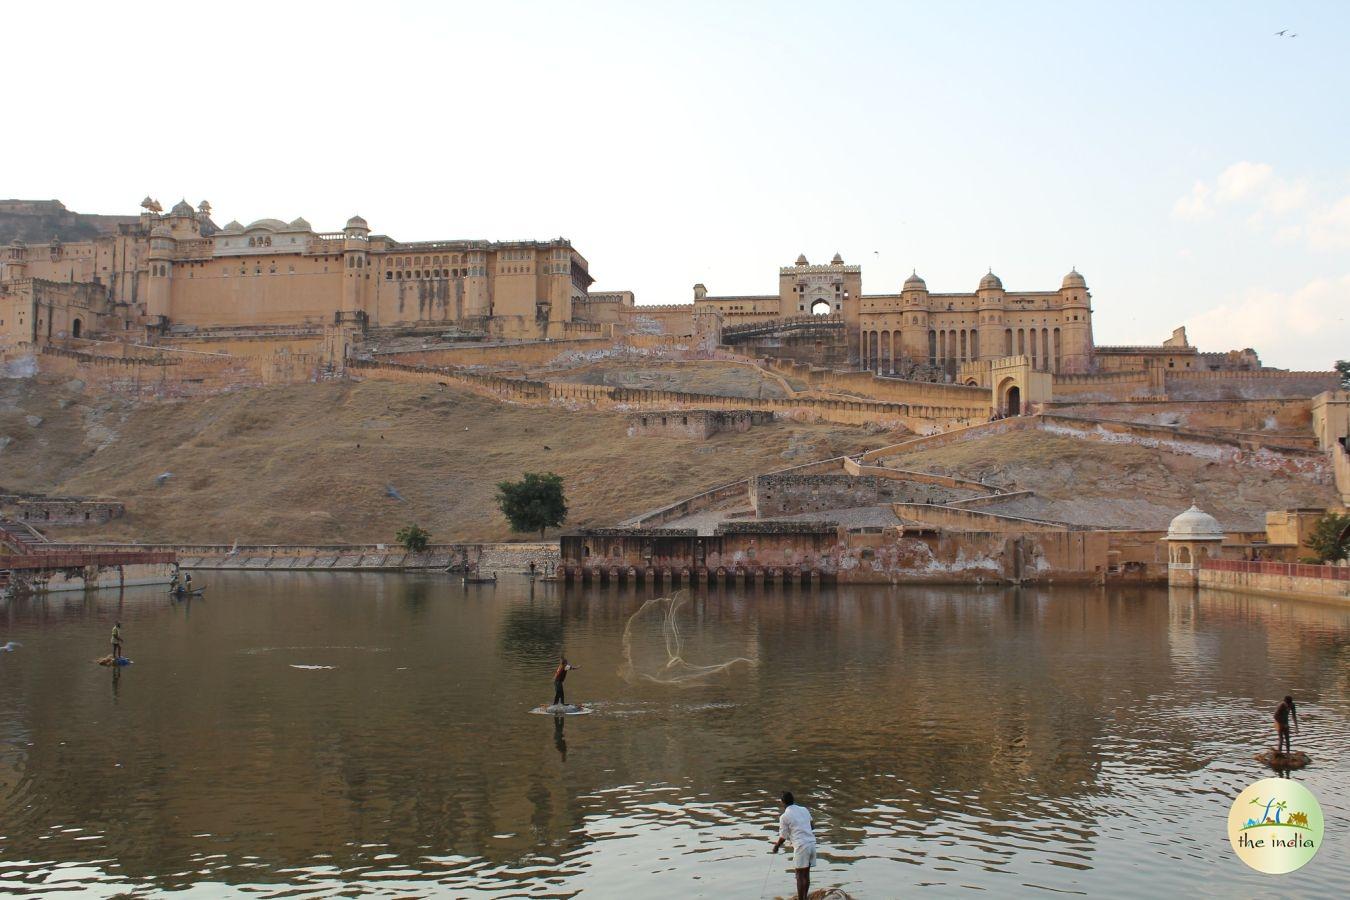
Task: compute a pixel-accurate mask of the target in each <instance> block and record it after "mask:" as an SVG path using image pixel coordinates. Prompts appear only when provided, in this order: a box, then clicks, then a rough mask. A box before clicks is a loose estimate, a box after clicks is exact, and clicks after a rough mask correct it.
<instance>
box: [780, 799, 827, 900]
mask: <svg viewBox="0 0 1350 900" xmlns="http://www.w3.org/2000/svg"><path fill="white" fill-rule="evenodd" d="M784 841H787V842H788V843H790V844H792V868H793V869H795V870H796V872H797V900H806V897H807V895H808V894H810V893H811V867H812V866H814V865H815V864H816V833H815V832H814V831H812V830H811V814H810V813H809V812H807V811H806V807H804V806H798V805H797V803H796V801H795V800H794V799H793V796H792V791H784V792H783V814H782V815H781V816H779V817H778V840H777V841H776V842H775V843H774V845H773V850H772V851H770V852H772V853H777V852H778V851H779V849H780V848H782V846H783V842H784Z"/></svg>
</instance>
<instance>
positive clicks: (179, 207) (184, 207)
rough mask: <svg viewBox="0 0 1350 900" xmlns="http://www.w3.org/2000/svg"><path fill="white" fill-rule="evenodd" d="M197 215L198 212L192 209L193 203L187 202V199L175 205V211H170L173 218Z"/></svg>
mask: <svg viewBox="0 0 1350 900" xmlns="http://www.w3.org/2000/svg"><path fill="white" fill-rule="evenodd" d="M196 214H197V211H196V210H194V209H193V208H192V204H191V203H189V202H187V198H186V197H184V198H183V199H182V200H179V201H178V202H177V203H175V204H174V205H173V209H171V210H169V215H171V216H195V215H196Z"/></svg>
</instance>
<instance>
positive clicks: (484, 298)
mask: <svg viewBox="0 0 1350 900" xmlns="http://www.w3.org/2000/svg"><path fill="white" fill-rule="evenodd" d="M48 225H50V226H52V227H53V228H54V229H56V230H57V231H58V234H56V235H55V236H54V237H53V238H52V239H51V240H50V241H46V242H43V243H37V242H31V241H25V240H23V239H21V238H17V237H15V238H14V239H12V240H10V241H9V242H8V244H7V246H6V247H5V248H4V249H3V251H2V252H0V347H4V348H6V352H7V353H9V354H10V355H12V354H13V353H15V352H19V351H20V350H22V349H24V348H26V350H27V352H33V351H38V352H39V353H42V354H46V355H47V356H52V355H55V354H59V353H60V352H67V353H77V354H83V355H86V356H89V357H91V358H95V359H97V358H116V359H120V360H123V361H124V364H125V365H151V364H158V365H160V366H161V371H160V373H159V375H160V381H169V380H173V376H172V375H171V374H170V373H171V372H174V373H177V374H181V375H184V376H186V374H187V373H188V372H189V371H196V370H200V369H202V368H203V367H204V366H205V367H208V368H209V365H210V364H212V363H213V361H214V365H215V366H216V368H218V369H224V368H229V367H230V366H232V365H233V366H234V367H235V370H236V371H241V370H240V366H243V367H244V368H250V367H251V369H252V370H254V371H255V372H257V373H258V374H259V377H263V376H267V377H270V378H272V379H280V380H293V379H303V378H313V377H315V376H316V375H317V374H318V373H326V374H341V373H344V372H346V371H348V370H349V369H351V368H353V366H358V365H361V366H365V367H366V368H367V369H369V368H370V366H371V365H372V364H375V363H380V364H398V365H406V364H410V363H411V364H415V365H428V364H430V365H437V366H441V367H445V366H458V367H468V368H471V369H472V370H473V371H474V372H477V373H489V372H493V371H494V370H500V369H501V366H502V364H504V363H510V362H511V361H513V360H514V361H516V362H521V361H526V360H528V361H532V362H534V363H538V362H541V361H543V360H545V359H546V358H548V357H549V356H557V355H558V354H559V353H562V352H564V351H565V350H574V351H580V350H584V351H591V352H594V351H599V350H603V349H604V348H614V347H627V348H639V349H642V350H645V351H648V352H654V351H658V350H659V351H660V352H665V353H667V354H669V353H673V352H684V353H686V354H688V355H689V356H692V357H698V356H700V355H702V356H703V357H704V358H708V357H711V356H715V355H717V354H723V355H726V354H731V355H734V356H736V357H738V358H742V359H745V360H754V361H756V364H757V365H761V366H763V367H766V368H769V369H773V370H774V371H776V372H778V373H779V374H780V375H783V376H784V377H786V378H789V379H793V380H794V381H795V383H797V384H799V385H801V386H803V387H804V388H806V389H807V392H808V393H814V397H813V399H816V400H824V399H827V398H826V397H825V396H824V395H825V394H829V395H832V396H833V397H835V398H836V399H837V398H838V397H839V396H842V395H851V396H857V397H860V398H866V399H870V400H876V401H880V402H889V403H893V404H899V405H903V406H904V407H905V409H904V411H903V414H902V415H896V416H893V417H891V418H893V419H894V420H895V421H899V422H902V423H904V424H906V425H908V426H910V427H913V426H914V425H915V424H916V422H921V421H926V420H931V422H932V423H933V426H934V427H937V428H939V429H941V428H946V427H950V425H952V424H953V423H958V422H968V421H970V420H982V419H984V418H987V417H988V416H990V415H1015V414H1019V413H1021V412H1022V411H1024V410H1026V409H1027V408H1029V407H1031V406H1033V405H1035V404H1038V403H1042V404H1043V403H1047V402H1052V401H1064V400H1116V401H1119V400H1129V399H1134V400H1160V399H1166V398H1168V397H1173V398H1182V399H1205V398H1206V397H1209V398H1223V397H1245V398H1257V397H1264V398H1272V397H1286V396H1299V397H1310V396H1312V395H1314V394H1316V393H1318V392H1319V391H1322V390H1328V389H1334V388H1335V387H1336V384H1337V383H1336V378H1335V375H1334V373H1330V372H1318V373H1289V372H1282V371H1278V370H1272V369H1268V368H1265V367H1263V366H1262V365H1261V362H1260V359H1259V357H1258V356H1257V355H1256V353H1255V352H1254V351H1252V350H1250V349H1246V350H1235V351H1229V352H1223V353H1202V352H1200V351H1199V350H1198V349H1196V348H1195V347H1193V346H1191V345H1190V344H1189V342H1188V341H1187V340H1186V335H1185V332H1184V330H1182V329H1178V330H1177V331H1176V332H1174V333H1173V335H1172V337H1171V338H1169V339H1168V340H1166V341H1165V342H1163V343H1162V344H1160V345H1157V346H1147V347H1112V346H1099V345H1097V344H1096V343H1095V340H1094V336H1093V328H1092V296H1091V293H1090V291H1089V290H1088V285H1087V281H1086V279H1085V278H1084V277H1083V275H1081V274H1080V273H1079V272H1077V271H1076V270H1072V271H1070V272H1069V273H1068V274H1067V275H1065V276H1064V277H1063V279H1062V280H1061V281H1060V284H1059V287H1058V288H1057V289H1052V290H1008V289H1005V288H1004V286H1003V283H1002V281H1001V280H1000V279H999V278H998V276H997V275H995V274H994V273H993V272H988V273H986V274H985V275H983V276H982V277H980V278H979V280H978V284H977V286H976V288H975V290H974V291H972V292H969V293H940V292H933V291H930V290H929V289H928V285H927V284H926V283H925V282H924V280H923V279H922V278H920V277H919V276H918V274H917V273H916V274H913V275H911V276H910V277H909V278H908V279H907V280H906V281H905V282H904V284H903V285H901V288H900V290H899V291H897V292H894V293H880V294H865V293H864V292H863V283H862V267H861V266H858V265H850V264H847V263H845V262H844V260H843V259H842V258H841V257H840V256H839V255H838V254H835V256H834V258H833V259H832V260H831V261H830V262H829V263H827V264H823V265H813V264H811V263H810V262H809V261H808V260H807V258H806V257H805V256H804V255H803V256H799V257H798V258H797V260H796V262H795V263H794V264H793V265H789V266H783V267H781V268H780V269H779V270H778V291H777V293H775V294H764V295H745V296H717V295H712V294H709V292H708V291H707V289H706V288H705V287H704V286H703V285H702V284H699V285H695V287H694V296H693V298H692V301H691V302H688V303H682V304H667V305H638V304H636V302H635V298H634V295H633V293H632V292H631V291H605V292H600V291H595V292H593V291H591V285H592V283H593V278H592V276H591V274H590V270H589V263H588V262H587V260H586V258H585V257H584V256H582V255H581V253H580V252H578V251H577V250H576V249H575V248H574V247H573V246H572V244H571V242H570V241H568V240H566V239H565V238H554V239H548V240H518V241H489V240H437V241H420V242H411V243H408V242H401V241H397V240H395V239H394V238H392V237H389V236H387V235H383V234H378V233H372V230H371V228H370V226H369V225H368V224H367V222H366V220H365V219H363V218H361V217H360V216H352V217H351V218H350V219H348V220H347V222H346V224H345V225H344V226H343V227H342V229H341V230H340V231H329V232H321V231H315V230H314V228H313V227H312V226H311V225H310V223H309V222H307V221H306V220H305V219H303V218H295V219H292V220H290V221H289V222H287V221H283V220H281V219H275V218H265V219H259V220H257V221H254V222H252V223H250V224H248V225H242V224H240V223H239V222H230V223H228V224H227V225H225V226H224V227H220V226H217V225H216V223H215V222H214V221H213V220H212V218H211V207H210V205H209V204H208V203H206V202H205V201H203V202H202V203H200V204H198V205H197V206H196V207H195V208H194V207H193V206H192V205H191V204H189V203H187V202H186V201H180V202H179V203H177V204H176V205H174V206H173V207H172V208H171V209H170V210H169V211H168V212H167V213H166V212H164V211H163V208H162V207H161V205H160V204H159V203H158V202H157V201H155V200H153V199H151V198H149V197H147V198H145V200H144V201H142V203H141V211H140V213H139V214H138V215H137V216H135V217H131V216H82V215H80V214H76V213H72V212H70V211H68V210H66V209H65V207H64V206H62V205H61V204H60V203H58V202H56V201H4V202H0V228H6V229H7V230H8V232H9V234H14V235H17V234H29V235H31V234H32V233H33V232H34V231H35V230H36V229H37V228H40V227H44V226H48ZM62 229H66V230H67V233H71V234H75V235H78V236H79V239H77V240H65V239H62V237H61V234H60V231H61V230H62ZM91 232H92V236H90V234H91ZM185 354H192V355H191V356H188V355H185ZM408 354H413V355H412V356H409V355H408ZM428 354H431V355H428ZM127 360H131V362H129V363H128V362H125V361H127ZM231 361H233V362H231ZM241 361H243V362H241ZM183 364H189V365H186V367H183ZM170 365H177V366H179V368H177V369H170V368H168V367H169V366H170ZM198 375H200V373H199V372H198V373H197V375H194V376H193V377H194V378H197V377H198ZM180 380H184V379H180ZM227 380H228V379H227ZM200 381H201V383H210V382H211V379H210V378H207V377H204V376H203V377H202V378H201V379H200ZM189 383H190V382H189Z"/></svg>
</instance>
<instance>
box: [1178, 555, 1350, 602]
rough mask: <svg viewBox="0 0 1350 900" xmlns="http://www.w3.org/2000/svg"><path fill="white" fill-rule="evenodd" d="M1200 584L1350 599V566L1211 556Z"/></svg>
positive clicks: (1203, 566) (1271, 593)
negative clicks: (1253, 560) (1214, 557)
mask: <svg viewBox="0 0 1350 900" xmlns="http://www.w3.org/2000/svg"><path fill="white" fill-rule="evenodd" d="M1196 584H1197V586H1198V587H1202V588H1218V589H1220V590H1226V591H1238V592H1241V593H1244V594H1264V595H1267V596H1271V597H1297V598H1300V599H1310V600H1339V601H1345V600H1350V566H1314V565H1300V564H1297V563H1281V562H1248V561H1246V560H1236V559H1207V560H1205V561H1204V562H1203V563H1201V564H1200V571H1199V573H1198V575H1197V578H1196Z"/></svg>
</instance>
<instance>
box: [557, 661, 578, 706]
mask: <svg viewBox="0 0 1350 900" xmlns="http://www.w3.org/2000/svg"><path fill="white" fill-rule="evenodd" d="M579 668H581V667H580V666H574V665H572V664H571V663H570V662H568V661H567V657H565V656H564V657H561V658H560V662H559V663H558V668H557V669H556V670H555V671H554V672H553V705H554V706H566V705H567V701H566V700H564V699H563V682H564V681H565V680H567V673H568V672H570V671H572V670H573V669H579Z"/></svg>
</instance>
